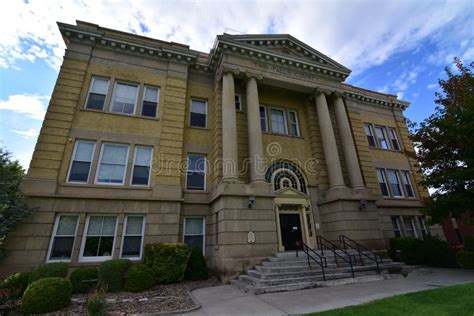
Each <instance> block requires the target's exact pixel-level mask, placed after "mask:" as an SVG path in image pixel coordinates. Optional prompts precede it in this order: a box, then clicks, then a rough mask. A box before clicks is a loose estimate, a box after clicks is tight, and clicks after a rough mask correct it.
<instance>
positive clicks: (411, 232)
mask: <svg viewBox="0 0 474 316" xmlns="http://www.w3.org/2000/svg"><path fill="white" fill-rule="evenodd" d="M403 223H404V224H405V235H406V236H407V237H415V238H416V237H418V236H417V234H416V229H415V222H414V220H413V217H403Z"/></svg>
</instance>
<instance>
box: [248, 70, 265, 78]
mask: <svg viewBox="0 0 474 316" xmlns="http://www.w3.org/2000/svg"><path fill="white" fill-rule="evenodd" d="M245 78H247V79H251V78H255V80H262V79H263V75H262V74H257V73H254V72H251V71H246V72H245Z"/></svg>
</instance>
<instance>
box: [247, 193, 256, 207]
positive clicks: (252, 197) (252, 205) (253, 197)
mask: <svg viewBox="0 0 474 316" xmlns="http://www.w3.org/2000/svg"><path fill="white" fill-rule="evenodd" d="M254 205H255V195H253V194H250V195H249V204H248V207H249V208H253V207H254Z"/></svg>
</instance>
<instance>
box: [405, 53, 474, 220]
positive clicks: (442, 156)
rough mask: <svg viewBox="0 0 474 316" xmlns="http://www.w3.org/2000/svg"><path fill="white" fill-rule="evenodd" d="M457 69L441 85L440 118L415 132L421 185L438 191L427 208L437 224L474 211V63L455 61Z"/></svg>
mask: <svg viewBox="0 0 474 316" xmlns="http://www.w3.org/2000/svg"><path fill="white" fill-rule="evenodd" d="M454 64H455V66H456V69H455V70H454V71H453V70H451V69H450V68H449V67H446V68H445V71H446V74H447V79H445V80H443V79H440V80H438V83H439V85H440V87H441V89H442V92H437V93H436V94H435V97H436V99H435V103H436V104H437V106H436V109H435V113H434V114H432V115H431V116H430V117H429V118H427V119H426V120H424V121H423V122H422V123H420V124H419V126H417V125H414V126H413V127H414V133H412V139H413V141H414V143H415V146H416V148H417V153H416V155H417V159H418V161H419V162H420V165H421V169H422V172H423V173H424V175H425V177H424V180H423V182H422V184H423V185H425V186H427V187H431V188H433V189H435V192H434V194H432V199H430V200H427V201H426V208H425V211H426V213H427V214H428V215H429V216H431V221H432V222H433V223H442V222H443V220H444V219H445V218H446V217H447V216H449V215H451V216H452V217H454V218H459V217H460V215H461V214H462V213H464V212H466V211H471V210H474V94H473V92H474V78H473V74H472V70H473V69H474V63H471V64H470V65H469V66H468V67H466V66H464V65H463V63H462V62H461V60H459V59H458V58H456V59H455V60H454Z"/></svg>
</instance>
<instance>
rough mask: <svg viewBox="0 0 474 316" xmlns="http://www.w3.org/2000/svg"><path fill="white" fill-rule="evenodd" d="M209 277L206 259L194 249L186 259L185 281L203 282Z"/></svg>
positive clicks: (200, 252) (197, 249) (197, 248)
mask: <svg viewBox="0 0 474 316" xmlns="http://www.w3.org/2000/svg"><path fill="white" fill-rule="evenodd" d="M208 276H209V272H208V271H207V264H206V259H205V258H204V256H203V254H202V250H201V249H199V247H194V248H193V251H192V252H191V255H190V256H189V259H188V265H187V267H186V272H185V274H184V277H185V279H186V280H205V279H207V278H208Z"/></svg>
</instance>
